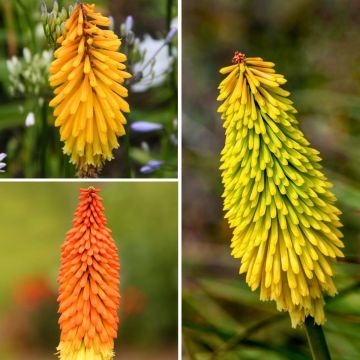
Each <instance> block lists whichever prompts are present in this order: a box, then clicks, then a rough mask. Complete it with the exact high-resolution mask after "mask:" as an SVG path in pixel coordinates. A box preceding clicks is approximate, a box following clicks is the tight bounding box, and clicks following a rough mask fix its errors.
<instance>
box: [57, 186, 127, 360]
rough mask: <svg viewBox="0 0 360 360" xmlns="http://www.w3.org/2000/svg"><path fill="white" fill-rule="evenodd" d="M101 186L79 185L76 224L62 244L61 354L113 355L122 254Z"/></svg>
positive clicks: (69, 358) (73, 357)
mask: <svg viewBox="0 0 360 360" xmlns="http://www.w3.org/2000/svg"><path fill="white" fill-rule="evenodd" d="M99 192H100V190H98V189H95V188H93V187H89V188H88V189H80V197H79V204H78V206H77V209H76V211H75V215H74V220H73V228H72V229H71V230H70V231H69V232H68V233H67V236H66V239H65V241H64V243H63V245H62V247H61V268H60V273H59V277H58V282H59V284H60V288H59V297H58V302H59V313H60V314H61V316H60V318H59V325H60V329H61V338H60V344H59V346H58V348H57V349H58V351H59V357H60V359H62V360H80V359H85V360H110V359H112V358H113V356H114V353H113V348H114V339H115V338H116V336H117V328H118V322H119V319H118V315H117V309H118V307H119V298H120V294H119V268H120V265H119V259H118V255H117V248H116V246H115V242H114V240H113V239H112V237H111V230H110V229H108V228H107V227H106V218H105V216H104V214H103V210H104V207H103V205H102V199H101V198H100V197H99V196H98V193H99Z"/></svg>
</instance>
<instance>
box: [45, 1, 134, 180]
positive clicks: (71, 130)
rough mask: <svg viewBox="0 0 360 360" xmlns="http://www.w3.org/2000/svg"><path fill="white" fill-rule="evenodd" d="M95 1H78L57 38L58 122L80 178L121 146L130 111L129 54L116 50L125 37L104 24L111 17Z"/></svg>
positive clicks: (54, 64)
mask: <svg viewBox="0 0 360 360" xmlns="http://www.w3.org/2000/svg"><path fill="white" fill-rule="evenodd" d="M94 8H95V5H89V4H83V3H79V4H77V5H76V6H75V8H74V10H73V12H72V14H71V16H70V18H69V19H68V20H67V22H66V24H65V35H64V36H61V37H60V38H59V39H57V42H58V43H60V44H61V46H60V47H59V48H58V49H57V50H56V51H55V53H54V55H55V60H54V61H53V62H52V64H51V67H50V73H51V76H50V85H51V86H52V87H54V88H55V90H54V94H55V97H54V98H53V99H52V100H51V101H50V104H49V105H50V106H52V107H55V110H54V116H55V117H56V121H55V126H58V127H60V136H61V140H62V141H64V143H65V146H64V149H63V150H64V153H65V154H68V155H70V161H71V162H72V163H73V164H75V165H76V166H77V168H78V170H79V175H80V176H89V175H91V174H92V173H93V172H95V173H97V172H98V171H99V170H100V169H101V167H102V165H103V163H104V162H105V160H111V159H112V158H113V155H112V151H113V149H115V148H117V147H119V143H118V140H117V137H118V136H121V135H124V134H125V129H124V124H125V123H126V119H125V117H124V114H123V113H127V112H129V111H130V108H129V105H128V103H127V102H126V101H125V100H124V98H125V97H127V96H128V91H127V89H126V88H125V87H124V86H123V85H122V84H123V83H124V81H125V79H128V78H130V77H131V75H130V74H129V73H128V72H126V71H125V69H126V66H125V65H124V64H123V62H124V61H126V56H125V55H124V54H122V53H120V52H117V50H118V48H119V47H120V45H121V41H120V40H119V39H118V37H117V36H116V35H115V34H114V33H113V31H111V30H104V29H103V27H108V26H109V25H110V20H109V18H107V17H104V16H102V15H101V14H100V13H96V12H95V9H94Z"/></svg>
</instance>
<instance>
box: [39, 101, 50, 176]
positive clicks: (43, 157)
mask: <svg viewBox="0 0 360 360" xmlns="http://www.w3.org/2000/svg"><path fill="white" fill-rule="evenodd" d="M47 106H48V105H47V101H46V99H45V101H44V104H43V105H42V106H41V122H42V124H41V125H42V129H41V137H42V139H41V150H40V151H41V163H40V164H41V165H40V166H41V169H40V171H41V176H42V177H46V152H47V140H48V124H47Z"/></svg>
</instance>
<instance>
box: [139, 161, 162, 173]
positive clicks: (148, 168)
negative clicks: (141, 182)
mask: <svg viewBox="0 0 360 360" xmlns="http://www.w3.org/2000/svg"><path fill="white" fill-rule="evenodd" d="M163 164H164V162H163V161H162V160H150V161H149V162H148V163H147V164H146V165H144V166H142V167H141V168H140V172H141V173H142V174H151V173H153V172H154V171H156V170H159V169H160V168H161V166H162V165H163Z"/></svg>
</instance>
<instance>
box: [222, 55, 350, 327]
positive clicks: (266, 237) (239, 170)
mask: <svg viewBox="0 0 360 360" xmlns="http://www.w3.org/2000/svg"><path fill="white" fill-rule="evenodd" d="M220 73H221V74H224V75H226V78H225V79H224V80H223V81H222V82H221V83H220V86H219V89H220V95H219V97H218V100H220V101H223V103H222V105H221V106H220V107H219V109H218V111H219V112H220V113H221V118H222V120H223V126H224V128H225V146H224V149H223V150H222V157H221V162H222V164H221V167H220V169H221V171H222V180H223V184H224V194H223V197H224V210H225V212H226V218H227V219H228V221H229V224H230V227H231V228H233V237H232V243H231V247H232V249H233V250H232V255H233V256H234V257H235V258H239V259H240V260H241V267H240V273H246V282H247V283H248V285H249V286H250V287H251V289H252V290H255V289H257V288H260V299H261V300H275V301H276V304H277V308H278V310H281V311H288V312H289V314H290V317H291V321H292V325H293V327H296V326H297V325H298V324H301V323H303V322H304V319H305V317H306V316H312V317H314V319H315V322H316V323H317V324H322V323H324V321H325V315H324V310H323V306H324V298H323V293H325V294H328V295H331V296H333V295H335V294H336V287H335V285H334V283H333V280H332V276H333V273H334V271H333V263H334V262H335V261H336V257H342V256H343V253H342V252H341V250H340V249H339V248H341V247H343V243H342V241H341V240H340V238H341V237H342V234H341V232H340V231H339V229H338V228H339V227H340V226H341V223H340V221H339V217H338V215H339V214H340V211H339V210H338V209H337V208H336V207H335V206H334V203H335V201H336V198H335V196H334V195H333V194H332V193H331V192H330V191H329V188H331V186H332V185H331V183H330V182H329V181H328V180H327V179H326V177H325V176H324V174H323V172H322V167H321V165H320V163H319V162H320V160H321V159H320V157H319V152H318V151H317V150H315V149H313V148H311V147H310V144H309V142H308V141H307V140H306V139H305V137H304V134H303V133H302V131H301V130H300V129H299V125H298V121H297V120H296V118H295V114H296V110H295V108H294V107H293V106H292V101H291V100H289V99H288V96H289V95H290V93H289V92H288V91H286V90H284V89H282V88H281V87H280V85H282V84H284V83H285V82H286V80H285V79H284V76H283V75H280V74H277V73H276V72H275V70H274V64H273V63H271V62H267V61H263V59H262V58H259V57H252V58H251V57H249V58H247V57H246V56H245V55H244V54H241V53H239V52H236V53H235V56H234V58H233V65H230V66H227V67H224V68H222V69H221V70H220Z"/></svg>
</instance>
